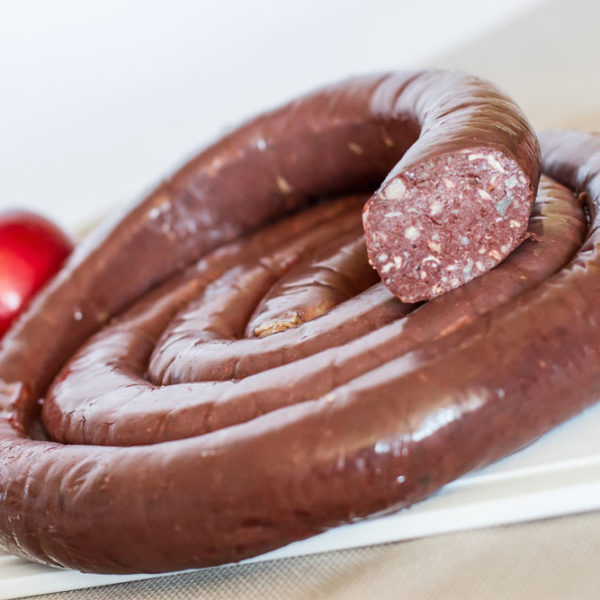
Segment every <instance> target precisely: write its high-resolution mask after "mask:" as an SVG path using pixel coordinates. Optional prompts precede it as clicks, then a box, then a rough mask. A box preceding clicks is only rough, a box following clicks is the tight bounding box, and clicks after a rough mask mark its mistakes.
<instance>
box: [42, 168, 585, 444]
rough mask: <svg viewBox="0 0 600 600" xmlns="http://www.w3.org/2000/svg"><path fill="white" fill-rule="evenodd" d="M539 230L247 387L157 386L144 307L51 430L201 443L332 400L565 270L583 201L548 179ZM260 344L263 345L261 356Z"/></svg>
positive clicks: (90, 368)
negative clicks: (418, 301) (435, 292)
mask: <svg viewBox="0 0 600 600" xmlns="http://www.w3.org/2000/svg"><path fill="white" fill-rule="evenodd" d="M530 231H531V232H532V233H534V234H535V235H536V236H537V237H539V238H540V240H541V241H539V242H534V241H527V242H525V243H524V244H523V245H522V246H521V247H520V248H519V249H518V250H517V251H516V252H514V253H513V254H512V255H511V256H510V257H509V258H508V259H507V260H506V261H505V262H504V263H503V264H502V265H500V266H499V267H498V268H497V269H495V270H493V271H491V272H490V273H488V274H486V275H484V276H483V277H481V278H479V279H476V280H474V281H472V282H470V283H469V284H467V285H465V286H464V287H462V288H460V289H458V290H454V291H452V292H450V293H449V294H447V295H445V296H443V297H441V298H439V299H437V300H435V301H433V302H430V303H429V304H426V305H423V306H422V307H421V308H420V309H419V310H416V311H414V312H412V313H411V314H410V315H408V316H407V317H405V318H403V319H400V320H398V321H395V322H393V323H391V324H390V325H387V326H383V327H381V328H378V329H375V330H373V331H372V332H371V333H369V334H367V335H364V336H362V337H360V338H358V339H356V340H354V341H351V342H349V343H347V344H343V345H334V346H333V347H331V348H329V349H328V350H323V351H321V352H318V353H316V354H313V355H311V356H310V357H308V358H306V359H303V360H299V361H296V362H293V363H288V364H287V365H284V366H282V367H280V368H277V369H270V370H267V371H263V372H261V373H258V374H256V375H254V376H250V377H246V378H244V379H241V380H237V381H223V382H219V383H215V382H213V381H208V382H206V383H194V384H193V385H179V386H170V387H168V388H166V387H163V388H157V387H155V386H153V385H152V384H151V383H150V382H147V381H144V380H142V379H141V376H142V375H143V372H144V369H145V368H146V364H147V358H148V351H147V350H146V351H144V349H145V348H146V349H151V348H153V347H154V345H155V343H156V334H155V335H154V337H151V335H150V332H151V331H152V330H153V328H154V327H155V326H156V325H157V321H158V325H159V327H160V324H161V321H160V319H158V320H157V314H159V309H160V307H157V302H156V300H155V299H153V301H152V302H150V303H149V302H148V301H147V300H144V302H143V303H142V305H143V306H145V307H146V310H145V312H144V311H140V310H139V309H137V308H134V310H133V311H132V312H133V315H132V316H131V317H130V318H128V316H127V315H124V317H123V318H122V319H120V320H119V322H118V323H116V324H115V325H114V326H112V327H108V328H106V329H105V330H104V331H103V332H102V333H101V334H99V335H98V336H96V338H95V339H92V340H91V341H90V342H89V343H88V344H86V346H84V348H83V349H82V350H81V351H80V352H78V354H77V355H76V357H75V359H74V360H72V361H70V362H69V364H68V365H67V367H66V369H65V374H64V376H61V377H60V378H59V380H58V382H57V383H56V384H55V385H54V386H53V387H52V389H51V391H50V393H49V394H48V395H47V397H46V401H45V403H44V414H43V416H44V424H45V425H46V429H47V430H48V431H49V433H50V434H51V436H52V437H53V439H56V440H57V441H61V442H69V443H88V444H106V445H135V444H146V443H152V442H157V441H164V440H168V439H178V438H182V437H190V436H193V435H201V434H203V433H206V432H208V431H213V430H216V429H221V428H224V427H227V426H230V425H235V424H236V423H240V422H244V421H248V420H250V419H253V418H256V417H257V416H259V415H260V414H264V413H266V412H270V411H272V410H276V409H277V408H281V407H282V406H287V405H290V404H295V403H298V402H302V401H304V400H307V399H310V398H313V397H315V396H319V395H325V394H327V393H328V392H329V391H330V390H332V389H333V388H335V387H337V386H340V385H342V384H344V383H347V382H348V381H350V380H351V379H353V378H355V377H357V376H358V375H361V374H363V373H365V372H367V371H369V370H371V369H373V368H375V367H377V366H378V365H380V364H381V363H383V362H386V361H389V360H392V359H393V358H395V357H397V356H401V355H403V354H405V353H406V352H408V351H410V350H413V349H415V348H416V347H418V346H420V345H421V344H423V343H424V342H427V341H430V340H433V339H436V338H439V337H443V336H444V335H447V334H448V333H451V332H452V331H455V330H457V329H459V328H460V327H462V326H464V325H466V324H468V323H470V322H473V321H474V320H475V319H476V318H477V317H478V316H480V315H482V314H484V313H486V312H488V311H489V310H491V309H493V308H495V307H496V306H499V305H501V304H504V303H505V302H508V301H509V300H510V299H512V298H514V297H516V296H517V295H519V294H520V293H522V292H523V291H524V290H526V289H529V288H531V287H533V286H534V285H536V284H537V283H539V282H540V281H543V280H544V279H545V278H547V277H548V276H549V275H551V274H552V273H554V272H555V271H556V270H558V269H559V268H560V267H561V266H563V265H564V264H565V262H567V260H568V259H569V258H570V257H571V256H572V255H573V254H574V252H575V251H576V250H577V249H578V248H579V247H580V245H581V242H582V240H583V236H584V234H585V231H586V228H585V225H584V216H583V212H582V207H581V205H580V203H579V202H578V201H577V200H576V199H575V198H574V197H573V195H572V194H571V192H570V191H568V190H567V189H566V188H563V187H562V186H559V185H558V184H556V183H554V182H551V181H549V180H547V179H543V178H542V181H541V185H540V189H539V192H538V200H537V202H536V205H535V207H534V213H533V215H532V218H531V220H530ZM363 251H364V246H363ZM345 258H346V257H345V256H341V257H340V262H342V261H343V260H344V259H345ZM351 266H353V265H351ZM305 326H306V324H305V325H300V326H299V331H300V332H302V329H303V328H304V327H305ZM142 332H143V333H142ZM262 341H266V340H262ZM166 343H167V344H169V343H170V342H169V341H168V340H167V341H166ZM334 344H337V341H336V342H334ZM260 345H261V344H260V341H259V343H258V345H257V344H255V352H259V351H260V350H259V349H260ZM84 390H85V392H83V391H84ZM92 390H93V391H92ZM282 390H285V393H282ZM107 423H111V426H110V428H108V427H107V426H106V424H107Z"/></svg>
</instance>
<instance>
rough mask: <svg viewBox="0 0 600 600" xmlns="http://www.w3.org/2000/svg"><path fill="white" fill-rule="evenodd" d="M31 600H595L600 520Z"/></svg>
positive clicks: (499, 530)
mask: <svg viewBox="0 0 600 600" xmlns="http://www.w3.org/2000/svg"><path fill="white" fill-rule="evenodd" d="M37 598H38V599H39V600H108V599H111V598H136V599H139V600H171V599H174V598H177V599H182V600H187V599H192V598H194V599H197V598H211V599H215V600H230V599H231V600H233V599H236V600H237V599H239V598H244V599H248V600H253V599H257V600H258V599H260V600H270V599H280V598H281V599H286V600H300V599H306V598H310V599H315V600H319V599H328V600H342V599H345V600H349V599H353V600H354V599H367V598H399V599H419V600H420V599H454V598H457V599H458V598H461V599H463V598H464V599H470V598H486V599H496V598H498V599H500V598H503V599H513V600H518V599H521V598H523V599H534V598H548V599H552V598H557V599H558V598H560V599H565V598H577V599H587V598H600V512H594V513H588V514H584V515H574V516H568V517H561V518H558V519H550V520H546V521H538V522H534V523H525V524H520V525H510V526H504V527H496V528H491V529H482V530H476V531H467V532H461V533H454V534H448V535H442V536H436V537H431V538H425V539H419V540H411V541H407V542H399V543H395V544H386V545H381V546H371V547H368V548H361V549H355V550H346V551H341V552H330V553H326V554H318V555H312V556H304V557H298V558H291V559H284V560H278V561H268V562H264V563H255V564H250V565H238V566H227V567H218V568H213V569H205V570H203V571H197V572H193V573H186V574H182V575H174V576H170V577H161V578H157V579H147V580H144V581H139V582H133V583H126V584H119V585H113V586H105V587H101V588H90V589H87V590H79V591H74V592H66V593H60V594H49V595H44V596H38V597H37Z"/></svg>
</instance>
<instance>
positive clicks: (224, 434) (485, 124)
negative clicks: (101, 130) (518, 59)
mask: <svg viewBox="0 0 600 600" xmlns="http://www.w3.org/2000/svg"><path fill="white" fill-rule="evenodd" d="M542 142H543V144H542V150H543V152H542V166H543V171H544V173H545V174H546V175H545V176H543V177H542V179H541V181H540V185H539V188H538V179H539V173H540V164H539V155H538V142H537V139H536V137H535V135H534V134H533V132H532V130H531V128H530V127H529V125H528V124H527V122H526V121H525V119H524V118H523V116H522V115H521V113H520V111H519V110H518V108H517V107H516V106H515V105H514V104H513V103H512V102H511V101H510V100H509V99H507V98H506V97H504V96H503V95H502V94H500V93H499V92H498V91H497V90H496V89H495V88H494V87H493V86H492V85H490V84H488V83H486V82H483V81H481V80H479V79H477V78H474V77H471V76H469V75H464V74H460V73H447V72H441V71H426V72H418V73H395V74H391V75H383V76H373V77H364V78H357V79H351V80H349V81H347V82H344V83H341V84H338V85H334V86H331V87H328V88H324V89H322V90H320V91H318V92H316V93H313V94H312V95H309V96H306V97H304V98H301V99H299V100H296V101H294V102H292V103H291V104H288V105H287V106H285V107H283V108H281V109H278V110H276V111H274V112H271V113H269V114H266V115H263V116H260V117H258V118H257V119H255V120H253V121H251V122H249V123H247V124H246V125H244V126H242V127H241V128H240V129H238V130H237V131H235V132H233V133H231V134H229V135H228V136H227V137H225V138H223V139H222V140H221V141H219V142H217V143H216V144H214V145H213V146H211V147H209V148H208V149H206V150H204V151H203V152H201V153H200V154H199V155H198V156H197V157H195V158H194V159H193V160H192V161H191V162H189V163H188V164H187V165H185V166H184V167H183V168H182V169H181V170H180V171H179V172H178V173H176V174H175V175H174V176H173V177H172V178H171V179H169V180H167V181H166V182H164V183H163V184H161V185H160V186H159V187H158V188H157V189H156V191H155V192H153V193H152V194H151V195H150V196H149V197H147V198H145V199H143V200H141V201H140V202H138V203H136V204H135V205H134V206H133V207H132V208H130V209H129V210H128V211H127V212H126V213H125V214H124V215H121V216H118V217H117V218H116V219H115V220H114V221H113V222H111V223H109V224H108V225H106V226H104V228H103V229H101V230H99V231H98V232H96V233H95V234H93V235H92V236H91V237H90V238H89V239H87V240H86V241H84V242H83V243H82V244H81V245H80V246H79V247H78V248H77V249H76V251H75V253H74V254H73V255H72V257H71V259H70V260H69V261H68V263H67V264H66V266H65V267H64V268H63V270H62V271H61V272H60V273H59V274H58V276H57V277H56V278H55V279H54V280H53V281H52V282H51V283H50V284H49V285H48V286H47V287H46V288H45V290H44V291H43V292H42V293H41V294H40V295H39V296H38V297H37V298H36V300H35V301H34V302H33V303H32V304H31V306H30V308H29V309H28V310H27V312H26V313H25V314H24V315H23V316H22V317H21V318H20V319H19V320H18V321H17V322H16V323H15V325H14V326H13V327H12V329H11V330H10V331H9V332H8V334H7V336H6V337H5V338H4V339H3V341H2V346H1V348H0V380H1V385H0V407H1V412H0V542H1V544H2V546H3V547H5V548H6V549H7V550H8V551H10V552H13V553H16V554H19V555H20V556H23V557H26V558H29V559H31V560H37V561H41V562H45V563H48V564H51V565H58V566H68V567H73V568H77V569H80V570H83V571H94V572H111V573H126V572H141V571H147V572H157V571H171V570H176V569H184V568H189V567H198V566H208V565H214V564H219V563H223V562H228V561H234V560H239V559H242V558H245V557H248V556H252V555H255V554H259V553H261V552H264V551H267V550H269V549H272V548H275V547H277V546H281V545H283V544H285V543H288V542H290V541H293V540H298V539H301V538H304V537H307V536H310V535H313V534H315V533H318V532H320V531H323V530H324V529H326V528H328V527H333V526H335V525H337V524H340V523H344V522H348V521H352V520H354V519H356V518H359V517H362V516H366V515H368V514H371V513H375V512H381V511H392V510H396V509H398V508H400V507H403V506H406V505H409V504H411V503H413V502H416V501H418V500H420V499H422V498H424V497H426V496H427V495H429V494H431V493H432V492H433V491H435V490H437V489H439V488H440V487H441V486H443V485H444V484H445V483H447V482H448V481H451V480H452V479H455V478H456V477H459V476H460V475H462V474H463V473H465V472H467V471H469V470H471V469H474V468H477V467H479V466H482V465H485V464H487V463H489V462H490V461H493V460H496V459H498V458H500V457H501V456H504V455H505V454H507V453H509V452H512V451H514V450H516V449H518V448H520V447H522V446H523V445H525V444H528V443H530V442H531V441H533V440H534V439H535V438H536V437H538V436H539V435H541V434H543V433H544V432H545V431H547V430H548V429H550V428H551V427H553V426H554V425H555V424H557V423H559V422H561V421H563V420H565V419H567V418H568V417H570V416H571V415H573V414H575V413H577V412H579V411H581V410H582V409H583V408H584V407H585V406H587V405H589V404H591V403H592V402H594V401H595V400H596V398H597V395H598V392H599V390H600V375H599V374H598V370H597V369H596V367H595V364H596V362H597V359H598V353H599V352H600V350H599V348H600V343H599V340H600V330H598V327H599V325H598V324H599V323H600V315H597V314H596V313H597V311H598V308H597V303H596V298H597V296H598V292H600V277H599V276H598V268H597V266H596V263H600V258H599V257H598V255H597V250H596V239H595V237H597V227H596V219H597V216H596V213H597V211H596V207H597V205H598V203H599V202H600V176H599V175H598V172H599V170H600V158H599V157H600V138H599V137H597V136H594V135H590V134H583V133H565V132H562V133H550V134H547V135H544V136H543V137H542ZM398 161H399V162H398ZM446 180H447V181H449V182H451V184H452V185H449V184H448V183H447V182H446ZM382 181H383V183H381V182H382ZM453 186H454V187H453ZM373 190H376V191H375V193H374V194H372V195H371V197H370V199H368V200H367V198H369V195H368V192H372V191H373ZM536 190H537V198H536V200H535V204H534V205H533V209H531V204H532V202H533V199H534V195H535V193H536ZM481 192H485V193H481ZM581 194H583V195H581ZM487 196H489V198H488V197H487ZM509 198H510V201H509ZM582 199H585V200H586V202H587V209H588V213H589V217H590V219H591V223H590V224H591V227H590V228H589V233H588V227H587V223H586V218H587V216H586V213H585V211H584V207H583V206H582ZM365 201H366V205H364V203H365ZM436 202H437V203H440V204H441V212H439V213H437V210H438V208H436V207H437V204H436ZM363 205H364V206H365V208H364V212H362V209H363ZM432 211H433V212H436V214H434V215H431V213H432ZM361 213H362V214H361ZM389 213H393V214H389ZM361 221H362V223H363V225H364V232H363V229H362V226H361ZM511 221H514V222H516V223H518V226H513V225H511ZM410 227H414V228H415V229H416V230H418V232H419V233H418V235H416V236H415V235H414V234H413V233H410V231H412V230H410V229H409V228H410ZM407 230H409V231H407ZM384 235H385V237H384ZM436 235H437V236H439V239H437V238H435V237H434V236H436ZM586 235H587V237H586ZM462 236H466V237H468V238H469V243H463V241H462V240H461V238H462ZM412 238H414V239H412ZM584 239H585V242H584ZM432 242H433V243H434V244H439V249H437V250H436V247H434V248H430V247H429V246H430V245H431V243H432ZM521 242H522V243H521ZM519 243H520V245H519V246H518V248H516V249H515V246H517V245H518V244H519ZM582 244H583V246H582ZM513 250H514V251H513ZM511 251H512V252H511ZM495 252H496V253H498V256H496V255H495V254H494V253H495ZM425 253H427V254H425ZM381 254H386V255H387V257H388V258H386V259H385V260H383V259H381V260H380V255H381ZM430 254H431V256H433V257H434V258H435V260H431V259H429V258H428V257H429V255H430ZM507 255H508V257H507V258H506V260H504V261H503V262H501V264H498V263H499V262H500V261H501V260H502V258H503V257H504V256H507ZM398 257H399V258H398ZM396 258H398V260H396ZM369 260H370V262H369ZM390 261H391V264H392V266H390V267H388V265H389V264H390ZM478 261H480V262H481V264H482V265H483V269H479V267H478V266H477V262H478ZM371 263H372V265H373V266H374V267H376V269H377V272H378V273H379V275H380V276H381V280H380V279H379V277H378V276H377V275H376V274H375V271H373V270H371ZM434 263H435V265H434ZM494 265H497V266H496V268H494V269H492V270H490V269H491V267H492V266H494ZM423 273H424V275H423ZM476 276H477V277H476ZM388 280H389V281H388ZM463 283H464V284H465V285H462V286H460V287H457V286H459V285H460V284H463ZM437 285H439V286H441V290H440V289H438V288H436V290H437V291H435V290H433V287H434V286H437ZM444 291H445V292H447V293H445V294H443V295H442V294H441V292H444ZM432 296H438V297H435V298H434V299H432V300H430V301H429V302H426V303H422V302H421V303H417V302H416V301H419V302H420V301H421V300H424V299H430V298H431V297H432ZM399 298H401V300H400V299H399ZM40 400H41V401H40ZM40 407H41V410H40Z"/></svg>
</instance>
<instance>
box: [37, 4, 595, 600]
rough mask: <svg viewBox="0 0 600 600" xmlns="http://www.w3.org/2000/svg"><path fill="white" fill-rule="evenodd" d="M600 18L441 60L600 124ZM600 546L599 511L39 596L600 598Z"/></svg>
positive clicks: (499, 34)
mask: <svg viewBox="0 0 600 600" xmlns="http://www.w3.org/2000/svg"><path fill="white" fill-rule="evenodd" d="M598 22H600V2H596V1H595V0H571V1H570V2H566V1H562V0H552V1H549V2H546V3H545V4H544V5H542V6H541V7H538V8H536V9H535V10H533V11H531V12H530V13H529V14H526V15H524V16H522V17H520V18H519V19H517V20H515V21H513V22H511V23H509V24H507V25H505V26H502V27H501V28H499V29H497V30H496V31H493V32H491V33H489V34H487V35H486V36H485V38H484V39H481V40H478V41H476V42H473V43H471V44H469V45H467V46H464V47H462V48H459V49H457V50H456V51H454V52H452V53H450V54H447V55H445V56H443V57H440V59H439V60H437V61H435V65H434V66H439V67H450V68H460V69H464V70H466V71H470V72H474V73H477V74H479V75H482V76H484V77H487V78H489V79H491V80H492V81H494V82H495V83H497V84H498V85H499V86H500V87H501V88H503V89H504V90H505V91H506V92H508V93H509V94H510V95H511V96H512V97H513V98H515V99H516V100H517V102H518V103H519V104H520V105H521V106H522V108H523V109H524V111H525V113H526V114H527V115H528V116H529V117H530V118H531V120H532V122H533V123H534V125H535V126H536V127H538V128H546V127H563V128H574V129H587V130H600V102H599V100H600V78H598V77H597V76H595V71H592V60H595V58H596V56H598V55H600V41H599V40H598V36H596V35H594V34H592V32H591V31H590V32H589V33H587V34H586V27H587V26H588V25H587V24H590V26H591V24H592V23H598ZM432 66H433V65H432ZM588 73H592V76H591V77H590V76H588ZM599 555H600V512H592V513H586V514H580V515H573V516H566V517H560V518H554V519H548V520H544V521H536V522H531V523H525V524H520V525H508V526H502V527H494V528H489V529H481V530H477V531H466V532H461V533H453V534H445V535H439V536H434V537H430V538H424V539H418V540H410V541H403V542H398V543H392V544H385V545H379V546H371V547H367V548H359V549H352V550H345V551H339V552H329V553H325V554H315V555H310V556H304V557H298V558H288V559H281V560H276V561H266V562H262V563H256V564H246V565H238V566H225V567H218V568H213V569H205V570H201V571H196V572H193V573H185V574H180V575H174V576H169V577H161V578H156V579H151V580H144V581H139V582H133V583H127V584H118V585H115V586H107V587H100V588H89V589H87V590H79V591H73V592H63V593H59V594H51V595H45V596H37V598H40V599H45V598H47V599H52V600H63V599H64V600H84V599H85V600H92V599H93V600H95V599H105V598H117V597H135V598H148V599H159V598H160V599H163V598H223V599H225V598H240V597H244V598H254V597H256V598H290V599H293V598H370V597H372V598H387V597H393V598H482V597H485V598H534V597H535V598H537V597H544V598H598V597H600V569H598V565H597V557H598V556H599Z"/></svg>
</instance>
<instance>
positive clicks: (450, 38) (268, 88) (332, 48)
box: [0, 0, 539, 231]
mask: <svg viewBox="0 0 600 600" xmlns="http://www.w3.org/2000/svg"><path fill="white" fill-rule="evenodd" d="M536 4H539V2H538V1H537V0H503V1H502V2H486V1H481V0H454V1H452V2H448V1H446V0H420V1H416V0H415V1H410V2H404V1H392V0H388V1H386V0H371V1H369V2H366V1H364V2H361V1H359V0H331V1H325V0H320V1H315V0H302V1H301V2H298V1H293V2H288V1H282V0H253V1H251V2H250V1H243V0H230V1H227V2H225V1H224V2H216V1H210V2H209V1H205V2H202V1H198V0H197V1H186V0H170V1H167V0H164V1H162V2H159V1H157V0H103V1H101V0H95V1H92V0H85V1H84V2H81V1H80V0H52V1H48V0H37V1H35V0H34V1H31V0H23V1H17V2H13V1H11V2H9V1H8V0H0V183H1V188H0V189H1V194H0V209H2V208H7V207H14V206H21V207H29V208H32V209H35V210H38V211H41V212H42V213H44V214H46V215H48V216H50V217H52V218H53V219H55V220H56V221H58V222H59V223H60V224H61V225H63V226H64V227H66V228H67V229H69V230H71V231H74V230H76V229H77V228H78V227H80V226H81V225H82V224H84V223H86V222H87V221H89V220H90V219H93V218H95V217H97V216H99V215H104V214H106V212H107V211H109V210H110V208H112V207H114V206H115V205H117V204H120V203H123V202H126V201H129V200H132V199H135V198H136V197H138V196H139V195H140V194H141V193H142V192H143V191H144V190H146V189H148V188H149V187H151V186H152V185H154V183H155V182H157V181H158V180H159V179H160V178H161V177H164V176H165V175H166V174H168V173H169V172H170V171H172V170H173V168H174V167H175V166H177V165H178V164H179V163H181V161H182V160H183V159H185V158H186V157H187V156H189V155H190V154H191V153H192V152H193V151H195V150H197V149H198V148H200V147H202V145H204V144H205V143H206V142H208V141H209V140H210V139H211V138H214V137H215V136H216V135H218V133H219V131H222V130H223V129H224V128H225V127H228V126H231V125H232V124H235V123H237V122H239V121H240V120H242V119H245V118H247V117H249V116H251V115H253V114H255V113H257V112H259V111H261V110H263V109H265V108H268V107H271V106H274V105H276V104H278V103H280V102H282V101H285V100H287V99H289V98H290V97H292V96H294V95H296V94H299V93H302V92H304V91H307V90H309V89H311V88H313V87H315V86H317V85H320V84H322V83H326V82H329V81H333V80H336V79H340V78H343V77H345V76H347V75H351V74H355V73H363V72H368V71H378V70H385V69H398V68H413V67H416V66H419V65H422V64H424V63H425V62H432V61H433V62H435V57H436V56H439V55H442V54H443V53H444V52H445V51H447V50H449V49H451V48H454V47H457V46H459V45H461V44H463V43H466V42H468V41H471V40H472V39H474V38H477V37H479V36H483V35H485V33H486V31H488V30H490V29H492V28H494V27H496V26H498V25H500V24H501V23H502V22H503V21H506V20H508V19H510V18H511V17H513V16H515V15H516V14H518V13H519V12H522V11H524V10H527V9H528V8H530V7H532V6H534V5H536Z"/></svg>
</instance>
